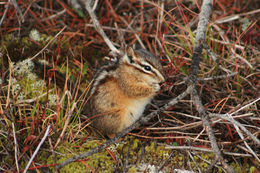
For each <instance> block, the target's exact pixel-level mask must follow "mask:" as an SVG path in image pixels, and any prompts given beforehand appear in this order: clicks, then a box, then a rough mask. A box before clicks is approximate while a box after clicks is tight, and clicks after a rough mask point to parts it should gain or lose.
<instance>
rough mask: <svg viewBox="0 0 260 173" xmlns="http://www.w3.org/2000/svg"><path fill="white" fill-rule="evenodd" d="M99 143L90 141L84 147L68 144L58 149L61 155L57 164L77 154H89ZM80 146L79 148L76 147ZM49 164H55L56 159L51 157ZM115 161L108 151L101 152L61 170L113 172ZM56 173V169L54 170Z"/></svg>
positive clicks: (75, 172) (48, 160)
mask: <svg viewBox="0 0 260 173" xmlns="http://www.w3.org/2000/svg"><path fill="white" fill-rule="evenodd" d="M98 143H99V142H98V141H95V140H93V141H88V142H86V143H84V144H82V145H80V144H78V143H77V144H73V145H71V143H69V142H66V143H63V144H62V145H60V146H59V147H58V148H57V150H56V151H57V152H58V153H61V154H60V155H57V163H61V162H63V161H65V160H66V159H68V158H71V157H73V156H75V155H77V154H80V153H83V152H87V151H88V150H90V149H93V148H95V147H97V146H98ZM75 145H78V146H75ZM47 164H54V157H53V156H52V155H51V156H50V157H48V159H47ZM114 165H115V161H114V160H113V159H112V158H111V156H110V155H109V154H108V152H107V151H105V150H104V151H101V152H99V153H96V154H94V155H92V156H91V157H89V158H88V159H86V160H84V161H81V162H73V163H70V164H69V165H67V166H65V167H64V168H62V169H61V172H65V173H66V172H74V173H78V172H88V171H91V170H94V171H95V170H98V171H101V172H113V170H114ZM52 169H53V168H52ZM53 171H54V169H53Z"/></svg>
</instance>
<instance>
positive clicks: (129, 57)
mask: <svg viewBox="0 0 260 173" xmlns="http://www.w3.org/2000/svg"><path fill="white" fill-rule="evenodd" d="M136 57H137V54H136V53H135V51H134V49H133V48H132V47H128V48H127V50H126V53H125V55H124V56H123V57H122V60H123V62H127V63H130V64H132V63H134V62H135V60H136Z"/></svg>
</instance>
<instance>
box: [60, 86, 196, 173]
mask: <svg viewBox="0 0 260 173" xmlns="http://www.w3.org/2000/svg"><path fill="white" fill-rule="evenodd" d="M191 89H192V87H191V86H190V87H188V88H187V89H186V90H185V91H184V92H183V93H182V94H180V95H179V96H178V97H176V98H174V99H172V100H171V101H170V102H169V103H168V104H165V105H164V106H163V107H162V108H161V109H157V110H156V111H154V112H152V113H150V114H149V115H147V116H145V117H142V118H141V119H139V120H138V121H137V122H136V123H134V124H133V125H131V126H130V127H128V128H126V129H124V130H123V131H121V132H120V133H118V134H117V135H116V136H115V137H114V138H112V139H110V140H108V141H107V142H106V143H104V144H102V145H100V146H98V147H96V148H94V149H92V150H90V151H88V152H85V153H82V154H80V155H77V156H75V157H73V158H70V159H67V160H65V161H64V162H62V163H61V164H60V165H58V166H57V167H56V168H57V169H61V168H62V167H64V166H65V165H67V164H69V163H71V162H74V161H77V160H79V159H82V158H86V157H88V156H91V155H93V154H95V153H97V152H99V151H101V150H103V149H105V148H106V147H108V146H109V145H111V144H113V143H115V142H116V141H117V140H118V139H120V138H121V137H123V136H124V135H125V134H126V133H128V132H130V131H131V130H133V129H135V128H136V127H138V126H140V125H141V124H144V123H147V122H148V121H149V120H150V119H152V118H153V117H155V116H156V115H157V114H159V113H160V112H162V111H163V110H166V109H168V108H170V107H171V106H173V105H175V104H177V103H178V102H179V100H181V99H182V98H184V97H185V96H187V95H188V94H189V93H190V92H191Z"/></svg>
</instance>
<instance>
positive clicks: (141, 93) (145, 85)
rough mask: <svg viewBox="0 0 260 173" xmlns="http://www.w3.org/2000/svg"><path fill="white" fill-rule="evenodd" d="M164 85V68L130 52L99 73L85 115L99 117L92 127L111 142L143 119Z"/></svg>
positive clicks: (149, 57) (150, 58)
mask: <svg viewBox="0 0 260 173" xmlns="http://www.w3.org/2000/svg"><path fill="white" fill-rule="evenodd" d="M164 81H165V77H164V71H163V67H162V65H161V63H160V61H159V60H158V59H157V58H156V57H155V56H154V55H153V54H151V53H150V52H148V51H146V50H144V49H140V50H133V49H132V48H128V50H127V53H126V54H125V55H123V56H122V57H121V58H120V59H119V60H118V62H116V63H113V64H110V65H105V66H103V67H102V68H101V69H100V70H98V71H97V73H96V75H95V77H94V81H93V84H92V86H91V89H90V99H89V101H88V103H87V109H85V111H84V112H86V111H87V114H88V116H96V117H95V118H93V126H94V127H95V128H97V129H98V130H99V131H100V132H102V133H103V134H105V135H107V136H108V137H110V138H111V137H113V136H114V135H115V134H117V133H118V132H120V131H122V130H123V129H125V128H127V127H129V126H130V125H132V124H133V123H134V122H135V121H136V120H138V119H139V118H140V117H141V115H142V114H143V112H144V109H145V107H146V105H147V104H149V103H150V102H151V100H152V98H153V97H154V96H155V95H156V94H157V93H158V91H159V90H160V83H162V82H164Z"/></svg>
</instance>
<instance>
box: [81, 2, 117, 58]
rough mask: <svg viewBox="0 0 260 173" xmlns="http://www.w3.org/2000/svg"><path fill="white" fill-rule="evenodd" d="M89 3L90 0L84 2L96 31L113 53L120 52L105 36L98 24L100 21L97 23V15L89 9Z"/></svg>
mask: <svg viewBox="0 0 260 173" xmlns="http://www.w3.org/2000/svg"><path fill="white" fill-rule="evenodd" d="M89 3H90V1H86V2H85V8H86V10H87V11H88V14H89V15H90V17H91V19H92V22H93V24H94V27H95V29H96V31H97V32H98V33H99V34H100V35H101V36H102V38H103V39H104V41H105V42H106V44H107V46H108V47H109V48H110V50H111V51H112V52H113V53H115V54H120V51H119V50H118V49H117V48H116V47H115V46H114V45H113V43H112V42H111V41H110V40H109V38H108V37H107V35H106V33H105V32H104V30H103V29H102V26H101V25H100V23H99V21H98V19H97V16H96V15H95V14H94V12H93V10H92V9H91V7H90V5H89Z"/></svg>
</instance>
